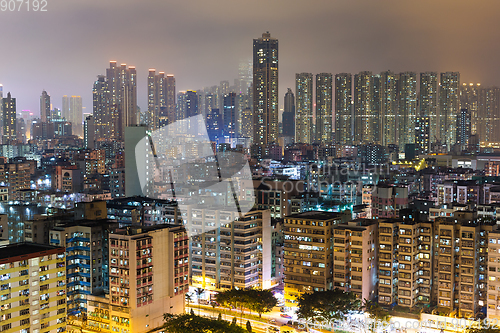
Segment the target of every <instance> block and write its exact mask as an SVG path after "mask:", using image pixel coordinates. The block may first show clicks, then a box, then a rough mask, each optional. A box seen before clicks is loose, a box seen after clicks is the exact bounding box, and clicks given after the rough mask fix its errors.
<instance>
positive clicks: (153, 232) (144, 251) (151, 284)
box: [87, 225, 189, 333]
mask: <svg viewBox="0 0 500 333" xmlns="http://www.w3.org/2000/svg"><path fill="white" fill-rule="evenodd" d="M109 251H110V259H109V279H110V293H109V294H108V295H106V296H104V295H103V296H97V295H92V296H89V298H88V300H89V303H88V315H87V326H88V327H90V328H92V329H93V330H98V331H100V332H121V333H132V332H133V333H136V332H137V333H144V332H148V331H149V330H151V329H152V328H155V327H159V326H161V325H162V324H163V322H164V321H163V314H164V313H171V314H178V313H183V312H184V297H185V294H186V293H187V292H188V290H189V259H188V257H189V245H188V236H187V233H186V231H185V229H184V228H183V227H182V226H170V225H158V226H152V227H145V228H141V227H129V228H127V229H121V230H118V231H116V232H115V233H112V234H110V235H109Z"/></svg>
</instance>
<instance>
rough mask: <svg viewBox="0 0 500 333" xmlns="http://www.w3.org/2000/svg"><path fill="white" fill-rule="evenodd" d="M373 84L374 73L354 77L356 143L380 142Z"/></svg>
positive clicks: (363, 73) (364, 73)
mask: <svg viewBox="0 0 500 333" xmlns="http://www.w3.org/2000/svg"><path fill="white" fill-rule="evenodd" d="M373 82H374V78H373V75H372V72H360V73H358V74H356V75H354V143H364V142H371V143H377V142H379V140H380V139H379V114H378V112H377V111H376V110H375V109H374V83H373Z"/></svg>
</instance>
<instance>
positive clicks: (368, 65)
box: [0, 0, 500, 114]
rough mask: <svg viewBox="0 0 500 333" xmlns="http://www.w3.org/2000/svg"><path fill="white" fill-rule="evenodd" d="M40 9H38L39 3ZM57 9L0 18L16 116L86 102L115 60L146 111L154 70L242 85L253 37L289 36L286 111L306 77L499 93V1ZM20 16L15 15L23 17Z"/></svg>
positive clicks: (284, 64) (127, 2)
mask: <svg viewBox="0 0 500 333" xmlns="http://www.w3.org/2000/svg"><path fill="white" fill-rule="evenodd" d="M30 1H32V0H30ZM47 2H48V5H47V12H26V7H23V8H22V9H21V11H20V12H17V11H15V12H9V11H6V12H1V11H0V31H1V47H0V83H1V84H3V85H4V96H5V95H6V92H7V91H11V92H12V95H13V97H16V98H17V103H18V104H17V105H18V107H17V108H18V112H19V111H21V110H24V109H30V110H32V111H34V112H35V113H36V114H38V112H39V97H40V94H41V91H42V89H45V90H47V91H48V92H49V94H50V95H51V97H52V104H53V105H54V107H59V108H60V107H61V97H62V96H63V95H81V96H82V97H83V105H84V107H86V110H85V111H84V112H91V110H92V84H93V82H94V80H95V78H96V76H97V75H98V74H105V69H106V68H107V67H108V66H109V61H110V60H116V61H117V62H118V63H127V64H128V65H135V66H136V68H137V72H138V83H139V86H138V100H139V106H140V107H141V109H142V110H143V111H144V110H146V109H147V96H146V79H147V72H148V69H149V68H156V69H157V71H165V72H166V73H169V74H170V73H171V74H174V75H175V77H176V80H177V90H187V89H198V88H203V87H204V86H210V85H215V84H219V82H220V81H221V80H229V81H230V82H231V84H232V83H233V79H234V78H236V77H237V73H238V63H239V62H241V61H245V60H250V59H252V39H253V38H258V37H260V36H261V35H262V33H263V32H265V31H266V30H269V31H270V32H271V35H272V36H273V37H276V38H278V39H279V43H280V44H279V71H280V76H279V80H280V91H279V95H280V97H279V100H280V105H281V104H283V96H284V94H285V92H286V88H287V87H292V89H293V90H295V88H294V86H295V84H294V79H295V73H297V72H312V73H320V72H331V73H333V74H335V73H340V72H351V73H356V72H359V71H362V70H370V71H373V72H380V71H384V70H389V69H390V70H392V71H395V72H400V71H416V72H420V71H438V72H441V71H459V72H460V73H461V79H462V82H481V83H482V84H483V85H500V66H499V65H500V43H499V41H500V19H499V14H500V1H498V0H469V1H458V0H430V1H429V0H425V1H422V0H418V1H417V0H409V1H401V0H394V1H384V0H342V1H337V0H301V1H296V0H288V1H284V0H245V1H243V0H231V1H225V0H175V1H172V0H143V1H138V0H136V1H132V0H119V1H118V0H47ZM16 10H17V9H16Z"/></svg>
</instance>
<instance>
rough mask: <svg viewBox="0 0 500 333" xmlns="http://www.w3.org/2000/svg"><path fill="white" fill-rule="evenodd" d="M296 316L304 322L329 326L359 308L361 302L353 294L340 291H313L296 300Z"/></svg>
mask: <svg viewBox="0 0 500 333" xmlns="http://www.w3.org/2000/svg"><path fill="white" fill-rule="evenodd" d="M298 307H299V310H298V311H297V316H298V318H300V319H305V320H313V319H314V320H318V319H319V321H324V322H326V323H328V324H331V323H332V322H333V321H334V320H339V319H342V318H343V317H345V316H346V315H347V314H348V313H349V312H351V311H356V310H359V309H360V308H361V301H359V300H358V299H356V295H355V294H354V293H353V292H345V291H343V290H340V289H338V288H337V289H334V290H326V291H315V292H312V293H305V294H303V295H302V296H301V297H300V298H299V300H298Z"/></svg>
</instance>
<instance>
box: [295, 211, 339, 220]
mask: <svg viewBox="0 0 500 333" xmlns="http://www.w3.org/2000/svg"><path fill="white" fill-rule="evenodd" d="M341 215H342V214H340V213H332V212H321V211H309V212H302V213H298V214H292V215H289V216H286V217H285V219H305V220H322V221H325V220H332V219H335V218H338V217H340V216H341Z"/></svg>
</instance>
